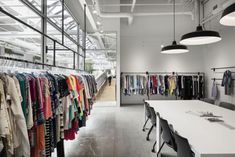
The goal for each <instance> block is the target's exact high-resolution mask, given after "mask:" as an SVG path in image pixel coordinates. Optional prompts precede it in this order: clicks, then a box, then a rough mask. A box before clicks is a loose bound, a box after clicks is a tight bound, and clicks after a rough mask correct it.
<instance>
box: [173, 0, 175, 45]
mask: <svg viewBox="0 0 235 157" xmlns="http://www.w3.org/2000/svg"><path fill="white" fill-rule="evenodd" d="M173 3H174V5H173V13H174V14H173V23H174V25H173V26H174V29H173V30H174V41H175V0H173Z"/></svg>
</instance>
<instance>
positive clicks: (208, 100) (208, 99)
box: [202, 98, 215, 105]
mask: <svg viewBox="0 0 235 157" xmlns="http://www.w3.org/2000/svg"><path fill="white" fill-rule="evenodd" d="M202 101H204V102H207V103H210V104H213V105H214V104H215V100H213V99H210V98H204V99H203V100H202Z"/></svg>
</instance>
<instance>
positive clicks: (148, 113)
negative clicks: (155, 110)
mask: <svg viewBox="0 0 235 157" xmlns="http://www.w3.org/2000/svg"><path fill="white" fill-rule="evenodd" d="M144 106H145V115H146V117H147V119H146V121H145V123H144V126H143V131H145V126H146V124H147V122H148V121H149V119H150V118H151V114H150V109H149V107H150V106H149V104H148V103H147V102H144Z"/></svg>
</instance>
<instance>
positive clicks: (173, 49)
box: [161, 0, 189, 54]
mask: <svg viewBox="0 0 235 157" xmlns="http://www.w3.org/2000/svg"><path fill="white" fill-rule="evenodd" d="M173 2H174V5H173V13H174V15H173V23H174V41H173V42H172V45H168V46H165V47H163V48H162V51H161V53H164V54H180V53H186V52H189V50H188V49H187V47H186V46H184V45H178V44H177V43H176V40H175V0H173Z"/></svg>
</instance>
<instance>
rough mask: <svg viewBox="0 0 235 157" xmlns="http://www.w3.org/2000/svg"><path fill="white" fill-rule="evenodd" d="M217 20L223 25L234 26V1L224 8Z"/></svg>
mask: <svg viewBox="0 0 235 157" xmlns="http://www.w3.org/2000/svg"><path fill="white" fill-rule="evenodd" d="M219 22H220V24H222V25H224V26H235V3H233V4H232V5H230V6H229V7H227V8H226V9H225V10H224V12H223V14H222V17H221V18H220V21H219Z"/></svg>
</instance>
